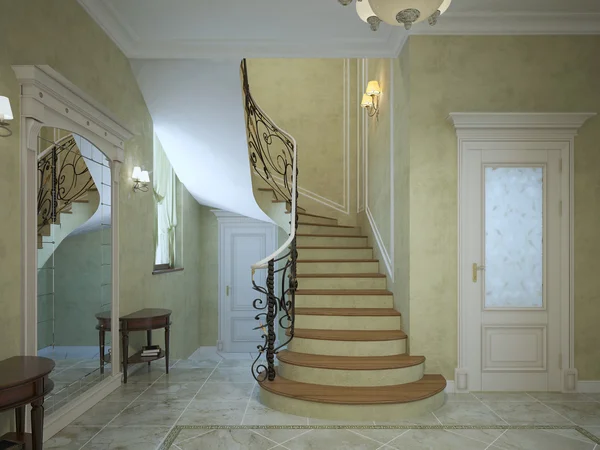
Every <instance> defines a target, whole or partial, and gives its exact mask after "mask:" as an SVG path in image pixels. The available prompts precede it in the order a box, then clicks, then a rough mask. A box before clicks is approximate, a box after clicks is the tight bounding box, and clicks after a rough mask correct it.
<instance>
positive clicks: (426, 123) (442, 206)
mask: <svg viewBox="0 0 600 450" xmlns="http://www.w3.org/2000/svg"><path fill="white" fill-rule="evenodd" d="M407 45H409V47H410V93H411V101H410V205H411V208H410V258H411V259H410V330H411V333H410V340H411V352H412V353H414V354H423V355H425V356H426V357H427V359H428V370H429V369H430V368H434V370H436V371H439V372H441V373H442V374H443V375H444V376H445V377H447V378H448V379H453V378H454V368H455V367H456V364H457V348H456V346H457V269H456V264H457V252H458V249H457V238H456V236H457V212H458V206H457V182H458V175H457V145H456V133H455V131H454V129H453V127H452V125H451V124H450V123H449V122H448V121H447V120H446V119H447V117H448V114H449V113H450V112H475V111H485V112H509V111H510V112H531V111H534V112H569V111H570V112H582V111H592V112H600V88H599V87H598V86H599V85H598V82H599V80H600V78H599V74H600V58H598V55H599V54H600V37H599V36H494V37H491V36H490V37H487V36H486V37H483V36H439V37H434V36H413V37H411V38H410V42H409V43H408V44H407ZM599 142H600V118H598V117H596V118H594V119H592V120H589V121H588V122H587V124H586V125H585V126H584V127H583V128H582V129H581V130H580V134H579V136H578V137H577V138H576V140H575V367H576V368H577V369H578V370H579V377H580V379H581V380H598V379H600V347H598V345H597V344H598V342H599V341H600V328H599V327H598V324H597V322H598V317H600V306H599V305H600V303H599V301H600V278H599V277H598V276H597V274H596V267H597V264H596V259H597V256H598V255H599V254H600V234H598V224H599V223H600V189H599V186H600V148H599V144H598V143H599Z"/></svg>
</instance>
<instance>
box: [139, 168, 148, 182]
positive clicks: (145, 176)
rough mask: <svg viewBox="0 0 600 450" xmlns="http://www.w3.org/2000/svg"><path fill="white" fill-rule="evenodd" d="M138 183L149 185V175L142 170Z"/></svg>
mask: <svg viewBox="0 0 600 450" xmlns="http://www.w3.org/2000/svg"><path fill="white" fill-rule="evenodd" d="M140 181H141V182H142V183H150V174H149V173H148V171H147V170H143V171H142V173H141V175H140Z"/></svg>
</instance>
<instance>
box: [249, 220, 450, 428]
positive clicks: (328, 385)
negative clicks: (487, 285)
mask: <svg viewBox="0 0 600 450" xmlns="http://www.w3.org/2000/svg"><path fill="white" fill-rule="evenodd" d="M297 249H298V264H297V271H298V274H297V279H298V290H297V291H296V309H295V313H296V315H295V317H296V320H295V330H294V338H293V339H292V341H291V342H290V343H289V344H288V346H287V350H282V351H280V352H279V353H278V355H277V360H278V361H277V362H278V367H277V376H276V378H275V379H274V380H273V381H269V380H265V381H262V382H260V383H259V384H260V386H261V392H260V399H261V402H262V403H264V404H265V405H267V406H269V407H270V408H273V409H276V410H278V411H282V412H285V413H289V414H294V415H300V416H307V417H313V418H320V419H332V420H353V421H373V420H378V421H385V422H391V421H394V420H397V419H404V418H409V417H414V416H418V415H421V414H424V413H426V412H429V411H433V410H435V409H437V408H439V407H440V406H442V405H443V403H444V399H445V394H444V389H445V387H446V380H445V379H444V378H443V377H442V376H441V375H435V374H425V373H424V372H425V357H424V356H413V355H409V354H407V352H406V350H407V346H406V342H407V340H408V337H407V335H406V334H405V333H404V332H403V331H402V330H401V317H400V313H399V312H398V311H396V310H395V309H394V299H393V294H392V293H391V292H390V291H388V290H387V285H386V283H387V280H386V277H385V275H384V274H381V273H380V272H379V261H377V260H376V259H374V258H373V249H372V248H371V247H369V246H368V241H367V238H366V237H365V236H363V235H362V233H361V230H360V229H359V228H357V227H348V226H340V225H338V224H337V220H336V219H333V218H330V217H325V216H318V215H313V214H310V213H307V212H305V211H304V210H300V213H299V227H298V234H297ZM288 336H289V332H288Z"/></svg>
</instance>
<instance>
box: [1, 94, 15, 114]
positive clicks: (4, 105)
mask: <svg viewBox="0 0 600 450" xmlns="http://www.w3.org/2000/svg"><path fill="white" fill-rule="evenodd" d="M0 120H13V113H12V109H10V100H9V99H8V97H1V96H0Z"/></svg>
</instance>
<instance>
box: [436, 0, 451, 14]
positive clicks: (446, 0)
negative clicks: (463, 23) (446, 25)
mask: <svg viewBox="0 0 600 450" xmlns="http://www.w3.org/2000/svg"><path fill="white" fill-rule="evenodd" d="M450 3H452V0H444V2H443V3H442V4H441V5H440V7H439V8H438V11H439V12H440V14H444V13H445V12H446V10H447V9H448V8H449V7H450Z"/></svg>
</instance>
